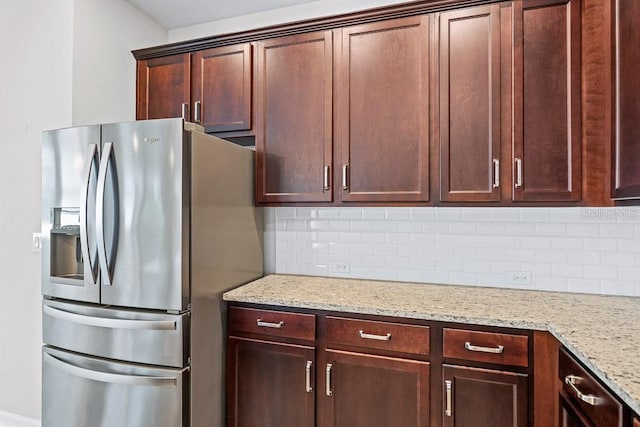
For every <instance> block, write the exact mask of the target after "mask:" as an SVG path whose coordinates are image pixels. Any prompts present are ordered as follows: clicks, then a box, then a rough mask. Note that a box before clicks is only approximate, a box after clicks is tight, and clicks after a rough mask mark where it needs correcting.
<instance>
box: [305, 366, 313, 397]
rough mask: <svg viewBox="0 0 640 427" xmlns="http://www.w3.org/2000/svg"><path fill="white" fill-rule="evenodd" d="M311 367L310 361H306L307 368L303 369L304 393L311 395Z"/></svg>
mask: <svg viewBox="0 0 640 427" xmlns="http://www.w3.org/2000/svg"><path fill="white" fill-rule="evenodd" d="M311 365H313V362H312V361H311V360H307V367H306V369H305V387H304V389H305V391H306V392H307V393H311V392H312V391H313V388H312V387H311Z"/></svg>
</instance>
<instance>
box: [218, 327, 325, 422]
mask: <svg viewBox="0 0 640 427" xmlns="http://www.w3.org/2000/svg"><path fill="white" fill-rule="evenodd" d="M227 357H228V363H227V399H228V400H227V426H233V427H245V426H246V427H255V426H260V427H284V426H296V427H298V426H299V427H304V426H309V427H311V426H314V425H315V394H314V392H313V378H314V374H313V373H314V372H315V348H314V347H308V346H300V345H292V344H282V343H273V342H268V341H259V340H252V339H245V338H237V337H229V339H228V341H227ZM307 371H308V374H307Z"/></svg>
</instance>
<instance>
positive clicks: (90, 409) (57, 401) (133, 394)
mask: <svg viewBox="0 0 640 427" xmlns="http://www.w3.org/2000/svg"><path fill="white" fill-rule="evenodd" d="M42 384H43V386H42V426H43V427H87V426H91V427H113V426H118V427H147V426H148V427H180V426H188V425H189V420H188V412H189V410H188V409H189V408H188V390H189V370H188V369H187V368H185V369H163V368H150V367H145V366H142V365H134V364H130V363H114V362H108V361H105V360H101V359H96V358H92V357H84V356H79V355H75V354H71V353H67V352H64V351H60V350H56V349H53V348H49V347H46V346H45V347H44V348H43V352H42Z"/></svg>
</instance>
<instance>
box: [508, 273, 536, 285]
mask: <svg viewBox="0 0 640 427" xmlns="http://www.w3.org/2000/svg"><path fill="white" fill-rule="evenodd" d="M507 285H515V286H531V272H530V271H510V272H508V273H507Z"/></svg>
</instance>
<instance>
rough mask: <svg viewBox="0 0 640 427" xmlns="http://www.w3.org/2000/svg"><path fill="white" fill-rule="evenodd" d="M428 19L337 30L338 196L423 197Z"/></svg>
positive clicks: (426, 180)
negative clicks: (339, 50) (339, 39)
mask: <svg viewBox="0 0 640 427" xmlns="http://www.w3.org/2000/svg"><path fill="white" fill-rule="evenodd" d="M428 29H429V25H428V16H426V15H423V16H416V17H411V18H404V19H395V20H389V21H384V22H377V23H372V24H365V25H359V26H355V27H347V28H344V29H342V31H341V37H342V40H341V42H342V43H341V44H342V47H341V54H340V56H339V58H340V60H339V61H338V64H337V67H336V70H337V71H336V73H337V76H338V80H339V82H338V85H339V86H338V102H337V108H338V111H337V117H338V121H339V123H340V136H339V138H340V147H341V162H340V164H339V165H336V166H339V167H336V169H339V174H340V175H339V176H340V181H341V182H340V184H341V189H342V191H341V200H342V201H345V202H374V201H378V202H400V201H402V202H408V201H415V202H420V201H422V202H426V201H428V200H429V108H428V104H429V85H428V82H429V78H428V76H429V67H428V64H429V59H428V58H429V43H428V34H429V33H428Z"/></svg>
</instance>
